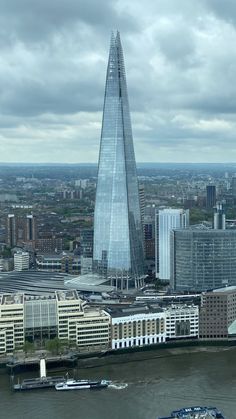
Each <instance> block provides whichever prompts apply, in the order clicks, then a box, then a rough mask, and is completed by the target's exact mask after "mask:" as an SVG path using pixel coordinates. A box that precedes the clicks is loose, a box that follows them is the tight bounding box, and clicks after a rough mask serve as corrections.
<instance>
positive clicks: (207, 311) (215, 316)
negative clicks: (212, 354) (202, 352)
mask: <svg viewBox="0 0 236 419" xmlns="http://www.w3.org/2000/svg"><path fill="white" fill-rule="evenodd" d="M199 321H200V331H199V335H200V338H202V339H210V340H214V339H228V338H232V337H234V338H235V336H236V287H226V288H222V289H216V290H214V291H211V292H205V293H203V294H202V299H201V308H200V319H199Z"/></svg>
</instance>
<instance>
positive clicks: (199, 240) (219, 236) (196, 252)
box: [171, 228, 236, 291]
mask: <svg viewBox="0 0 236 419" xmlns="http://www.w3.org/2000/svg"><path fill="white" fill-rule="evenodd" d="M231 285H236V231H235V230H208V229H197V228H188V229H183V230H182V229H180V230H175V231H172V232H171V288H172V289H175V290H177V291H206V290H210V289H214V288H219V287H222V286H231Z"/></svg>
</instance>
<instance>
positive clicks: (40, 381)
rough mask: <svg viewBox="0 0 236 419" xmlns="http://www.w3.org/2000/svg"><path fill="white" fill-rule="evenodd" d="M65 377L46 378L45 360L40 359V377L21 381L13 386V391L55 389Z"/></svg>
mask: <svg viewBox="0 0 236 419" xmlns="http://www.w3.org/2000/svg"><path fill="white" fill-rule="evenodd" d="M65 381H66V379H65V377H63V376H61V377H47V374H46V360H45V359H44V358H42V359H40V377H37V378H28V379H25V380H23V381H22V382H21V383H18V384H13V390H15V391H22V390H34V389H43V388H50V387H52V388H55V386H56V385H57V384H58V383H63V382H65Z"/></svg>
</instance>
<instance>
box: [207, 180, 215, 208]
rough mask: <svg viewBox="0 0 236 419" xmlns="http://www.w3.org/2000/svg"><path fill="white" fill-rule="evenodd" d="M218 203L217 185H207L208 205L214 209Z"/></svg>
mask: <svg viewBox="0 0 236 419" xmlns="http://www.w3.org/2000/svg"><path fill="white" fill-rule="evenodd" d="M215 204H216V187H215V185H207V187H206V207H207V209H213V207H214V206H215Z"/></svg>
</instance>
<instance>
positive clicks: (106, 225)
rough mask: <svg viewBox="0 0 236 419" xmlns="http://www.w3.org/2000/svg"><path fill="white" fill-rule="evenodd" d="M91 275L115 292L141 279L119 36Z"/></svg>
mask: <svg viewBox="0 0 236 419" xmlns="http://www.w3.org/2000/svg"><path fill="white" fill-rule="evenodd" d="M93 266H94V271H95V272H96V273H99V274H101V275H103V276H105V277H108V278H110V280H111V284H112V285H116V286H117V287H120V288H129V287H130V286H139V284H140V282H141V281H142V279H143V275H144V255H143V236H142V225H141V215H140V203H139V190H138V180H137V173H136V163H135V155H134V148H133V138H132V128H131V120H130V112H129V102H128V94H127V86H126V76H125V67H124V59H123V52H122V46H121V41H120V35H119V33H117V35H116V36H114V35H112V37H111V45H110V54H109V61H108V67H107V77H106V88H105V99H104V107H103V121H102V132H101V143H100V155H99V166H98V179H97V191H96V202H95V214H94V249H93Z"/></svg>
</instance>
